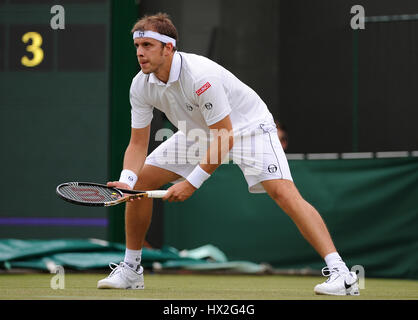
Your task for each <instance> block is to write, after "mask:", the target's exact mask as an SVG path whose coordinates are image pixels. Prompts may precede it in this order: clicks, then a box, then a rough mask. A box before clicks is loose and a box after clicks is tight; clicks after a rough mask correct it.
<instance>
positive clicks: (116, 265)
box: [107, 262, 125, 278]
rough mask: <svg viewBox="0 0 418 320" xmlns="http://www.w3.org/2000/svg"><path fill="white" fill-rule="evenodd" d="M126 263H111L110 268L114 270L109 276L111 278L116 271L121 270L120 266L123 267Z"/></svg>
mask: <svg viewBox="0 0 418 320" xmlns="http://www.w3.org/2000/svg"><path fill="white" fill-rule="evenodd" d="M124 263H125V262H121V263H119V264H117V263H114V262H111V263H109V268H110V269H111V270H112V272H111V273H110V274H109V275H108V276H107V277H108V278H110V277H111V276H112V275H113V274H114V273H116V272H117V271H118V270H120V268H123V264H124Z"/></svg>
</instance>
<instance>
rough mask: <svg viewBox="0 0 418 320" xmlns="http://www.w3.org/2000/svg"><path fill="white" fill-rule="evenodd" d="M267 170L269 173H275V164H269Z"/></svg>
mask: <svg viewBox="0 0 418 320" xmlns="http://www.w3.org/2000/svg"><path fill="white" fill-rule="evenodd" d="M267 169H268V171H269V172H270V173H275V172H276V171H277V166H276V165H275V164H271V165H269V166H268V168H267Z"/></svg>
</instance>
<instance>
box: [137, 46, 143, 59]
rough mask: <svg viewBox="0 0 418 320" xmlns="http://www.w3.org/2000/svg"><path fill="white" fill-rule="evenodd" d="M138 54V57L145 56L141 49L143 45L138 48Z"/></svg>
mask: <svg viewBox="0 0 418 320" xmlns="http://www.w3.org/2000/svg"><path fill="white" fill-rule="evenodd" d="M136 55H137V56H138V57H143V56H144V54H143V52H142V50H141V47H138V48H136Z"/></svg>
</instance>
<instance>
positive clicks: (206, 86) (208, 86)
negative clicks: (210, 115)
mask: <svg viewBox="0 0 418 320" xmlns="http://www.w3.org/2000/svg"><path fill="white" fill-rule="evenodd" d="M209 88H210V83H209V82H206V83H205V84H204V85H203V86H202V87H201V88H200V89H199V90H197V91H196V94H197V95H198V96H200V95H201V94H202V93H203V92H205V91H206V90H208V89H209Z"/></svg>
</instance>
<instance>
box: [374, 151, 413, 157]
mask: <svg viewBox="0 0 418 320" xmlns="http://www.w3.org/2000/svg"><path fill="white" fill-rule="evenodd" d="M408 156H409V152H408V151H381V152H376V158H404V157H408Z"/></svg>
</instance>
